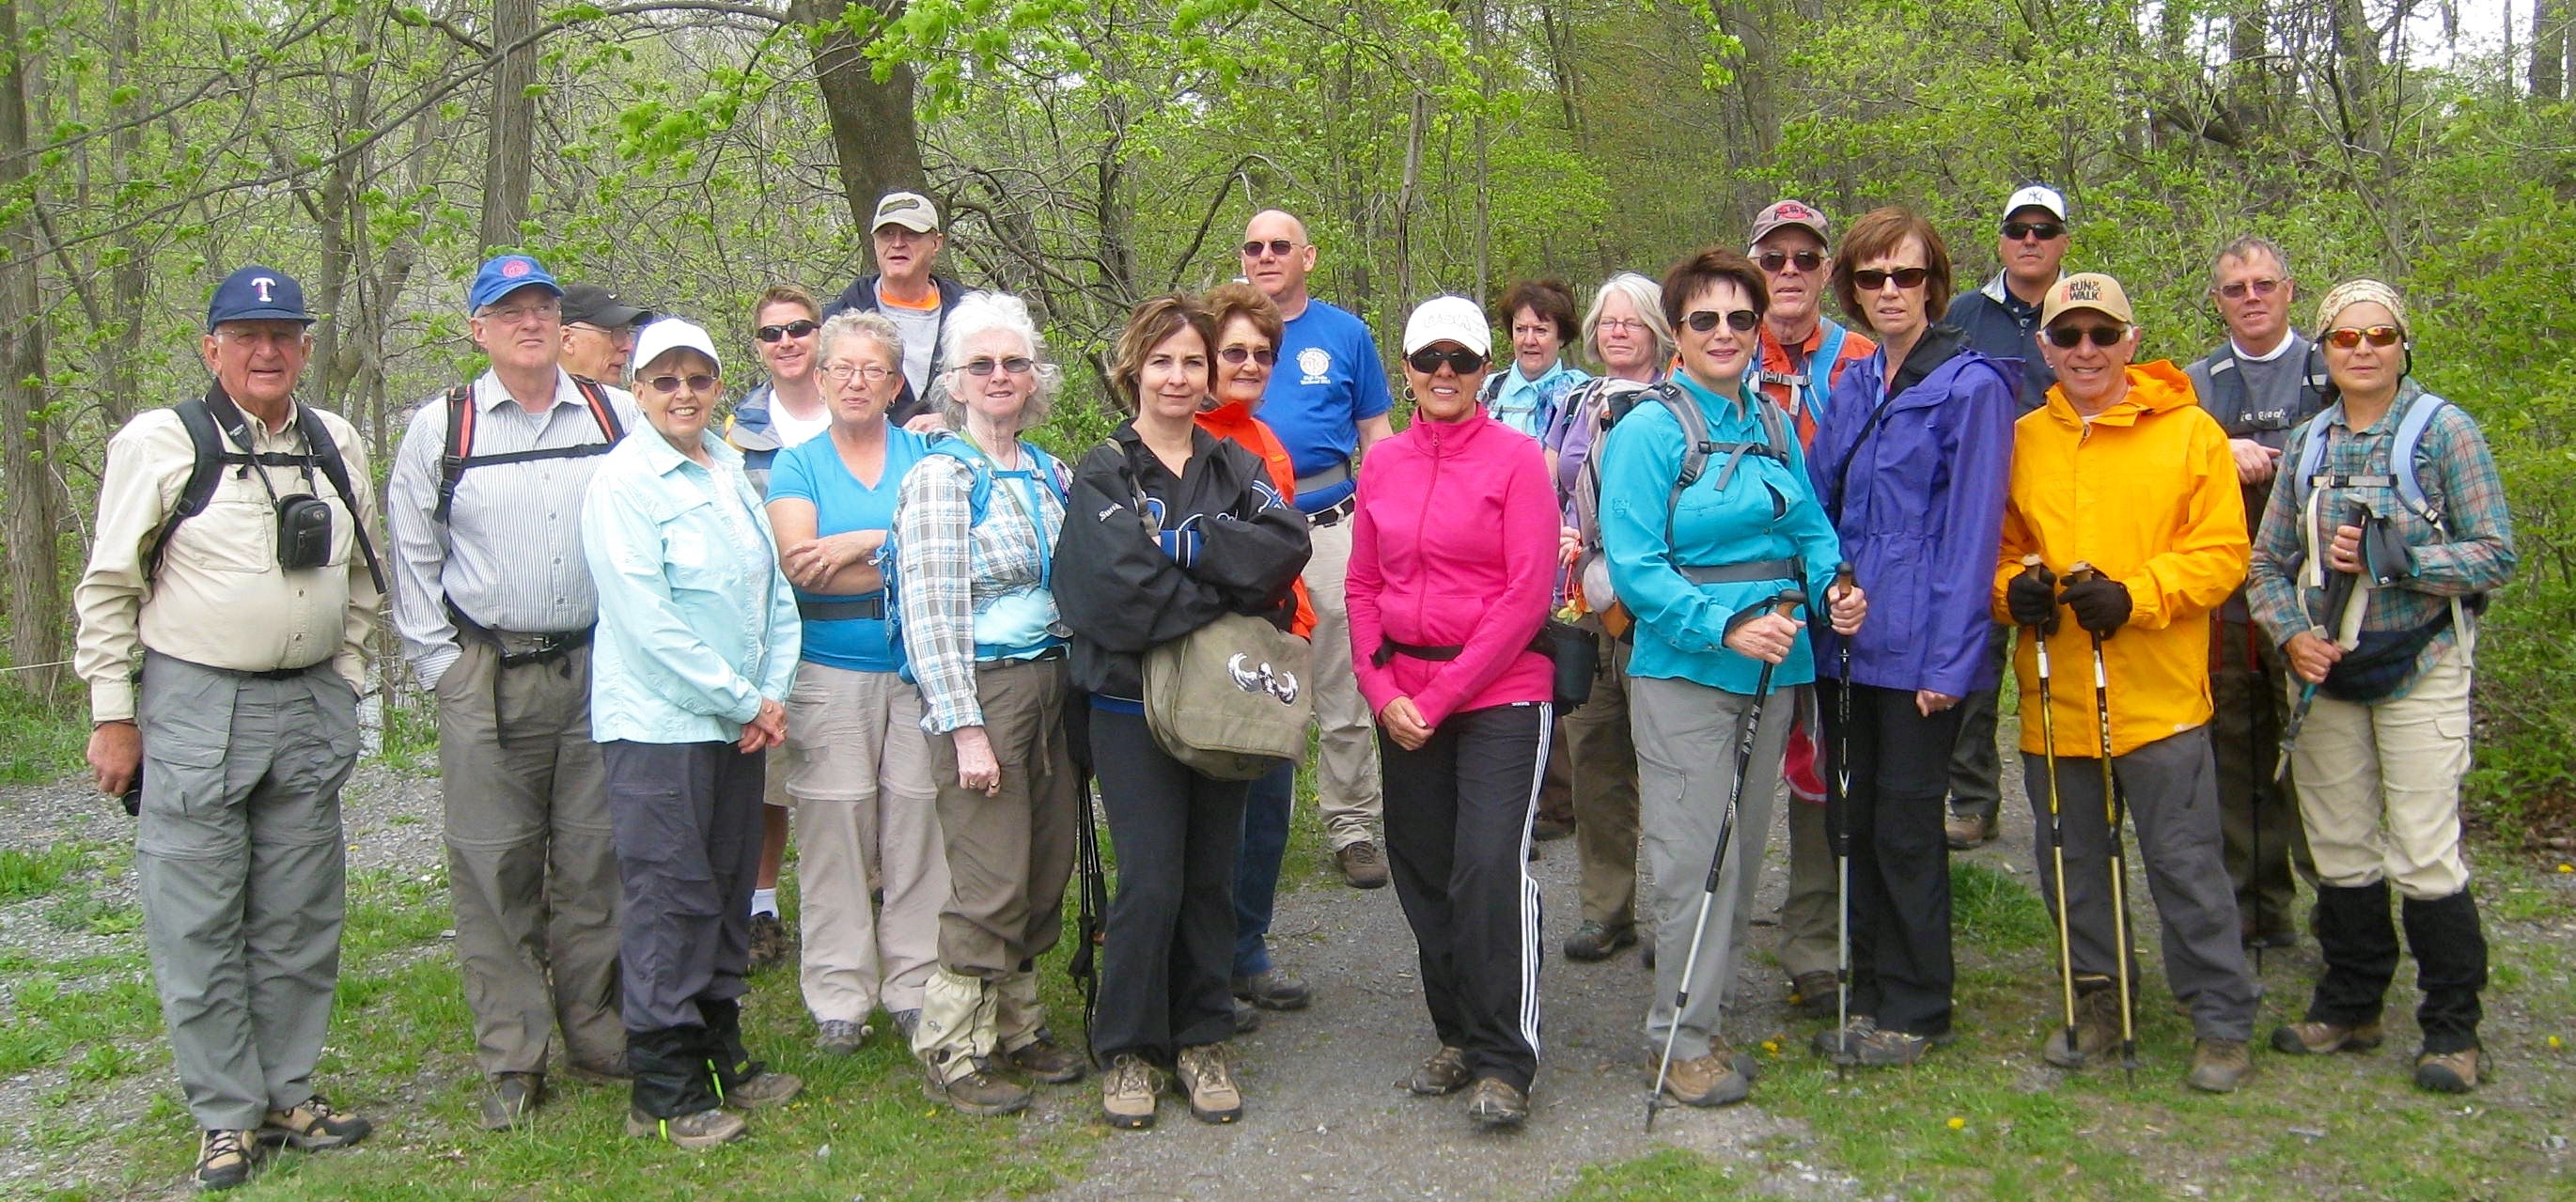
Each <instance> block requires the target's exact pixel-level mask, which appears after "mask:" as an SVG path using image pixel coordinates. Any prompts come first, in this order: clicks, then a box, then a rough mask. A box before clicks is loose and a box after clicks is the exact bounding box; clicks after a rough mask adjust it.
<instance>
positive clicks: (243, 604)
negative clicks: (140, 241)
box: [73, 267, 383, 1189]
mask: <svg viewBox="0 0 2576 1202" xmlns="http://www.w3.org/2000/svg"><path fill="white" fill-rule="evenodd" d="M312 321H313V319H312V317H311V316H310V315H308V314H307V313H306V312H305V310H304V292H303V289H302V288H301V287H299V286H297V284H296V282H295V281H294V280H293V279H292V278H290V277H288V276H287V275H286V274H285V273H284V272H280V271H277V270H275V269H273V268H267V267H245V268H243V269H241V270H240V271H237V272H235V273H233V274H232V275H231V276H229V277H227V278H226V279H225V280H224V282H223V283H222V284H221V285H219V286H217V288H216V289H215V293H214V298H213V300H212V302H211V303H210V304H209V305H208V306H207V313H206V336H205V340H204V343H203V347H202V353H203V354H204V356H205V362H206V367H207V368H208V369H209V370H210V371H211V372H212V373H213V375H214V383H213V384H212V386H211V387H209V388H208V389H207V391H206V394H205V396H204V397H203V398H202V399H198V400H191V401H187V402H184V403H182V404H181V405H179V406H174V407H171V408H166V409H154V410H151V411H150V412H147V413H144V414H142V415H140V416H138V417H136V418H135V419H134V420H133V421H130V422H128V423H126V425H125V428H124V429H122V430H119V431H117V433H116V437H115V439H114V440H113V441H111V442H110V443H109V444H108V449H107V470H106V474H105V476H104V477H103V480H102V483H101V485H100V489H99V502H98V543H97V545H96V546H95V547H93V548H92V549H91V552H90V560H89V568H88V570H87V571H85V572H84V573H83V574H82V575H81V581H80V585H79V587H78V588H77V589H75V590H74V593H73V600H74V602H75V604H76V605H77V606H78V608H79V611H80V644H79V652H78V657H77V659H76V660H75V663H76V664H77V666H78V670H79V672H80V675H81V678H82V679H83V680H84V681H86V682H88V684H89V690H90V710H91V716H92V718H93V719H94V721H95V722H96V724H97V725H96V728H95V729H94V730H93V732H92V733H91V735H90V742H89V763H90V768H91V770H92V771H93V772H94V773H95V774H96V778H97V781H98V786H99V788H100V789H101V790H103V791H105V792H107V793H110V794H123V795H125V796H126V798H127V805H128V807H129V808H131V809H134V810H135V811H136V816H137V819H138V825H137V827H136V830H135V836H134V869H135V878H136V882H137V884H138V886H139V891H140V893H141V895H142V901H143V922H144V932H145V936H146V941H147V943H148V945H149V947H150V949H151V954H152V973H153V977H154V979H155V980H156V981H157V982H158V983H159V985H160V991H161V1010H162V1018H163V1021H164V1024H165V1025H166V1026H167V1027H168V1028H169V1032H170V1047H171V1059H172V1061H173V1062H174V1063H175V1065H176V1067H177V1069H178V1072H179V1083H180V1086H181V1088H182V1089H183V1090H184V1091H185V1092H186V1095H187V1100H188V1109H189V1111H190V1113H192V1114H194V1115H195V1116H196V1119H197V1125H198V1126H199V1127H200V1128H202V1129H203V1134H202V1136H201V1138H200V1142H199V1154H198V1161H197V1167H196V1180H197V1184H198V1187H199V1188H201V1189H225V1188H229V1187H231V1186H235V1185H239V1184H241V1183H242V1182H244V1181H246V1180H248V1179H249V1176H250V1171H251V1168H252V1165H253V1163H254V1161H256V1159H257V1158H258V1156H259V1155H260V1151H261V1149H262V1148H263V1147H264V1146H267V1145H275V1144H285V1145H291V1146H294V1147H297V1148H302V1149H317V1148H333V1147H340V1146H342V1145H345V1144H351V1143H355V1142H357V1141H358V1140H359V1139H362V1138H364V1137H365V1136H366V1134H367V1132H368V1130H369V1125H368V1123H367V1120H365V1119H363V1118H360V1117H358V1116H356V1115H352V1114H344V1113H341V1112H339V1111H336V1110H334V1109H333V1108H332V1107H331V1105H330V1104H329V1103H327V1102H325V1101H323V1099H322V1097H321V1096H320V1095H319V1094H317V1093H315V1092H314V1090H313V1068H314V1062H315V1061H316V1060H317V1059H319V1058H320V1056H321V1053H322V1037H323V1034H324V1032H325V1030H326V1029H327V1028H328V1027H329V1025H330V1021H331V996H332V992H333V990H335V989H336V988H337V987H338V984H339V975H340V921H341V915H342V910H343V903H344V900H345V888H344V886H345V864H344V848H345V842H344V840H343V837H342V834H341V829H340V786H341V784H342V782H344V781H346V780H347V779H348V776H349V770H350V768H351V767H353V766H354V765H355V764H356V763H357V758H358V690H359V688H360V687H361V685H362V684H363V683H364V679H365V677H364V673H365V663H364V659H363V653H362V649H363V648H364V646H365V645H366V638H367V632H368V631H369V630H370V629H372V628H373V627H374V625H375V621H376V604H377V601H378V599H379V598H380V597H381V596H382V595H383V584H382V581H381V579H380V578H379V576H378V575H377V573H376V570H375V552H374V548H373V545H372V544H371V543H370V542H368V540H367V528H368V527H369V526H371V525H372V524H373V523H374V521H375V517H376V514H375V504H374V502H373V500H372V497H371V495H370V494H369V492H368V491H367V489H366V487H365V484H364V482H365V481H366V480H367V479H368V475H367V463H366V458H365V448H364V446H363V445H362V444H361V443H360V442H359V441H358V436H357V431H356V430H354V429H352V428H351V427H350V425H349V423H348V422H346V421H343V420H341V419H340V418H339V417H338V416H336V415H334V414H329V413H324V412H322V411H320V410H317V409H314V408H311V407H310V406H304V405H299V404H298V403H297V402H296V400H295V384H296V381H297V378H298V377H299V376H301V374H302V373H303V369H304V364H305V361H306V359H307V358H309V357H310V355H311V354H312V350H313V338H312V335H311V333H310V331H309V327H310V326H311V325H312ZM352 481H356V482H358V483H356V484H355V485H354V486H353V485H352V483H351V482H352Z"/></svg>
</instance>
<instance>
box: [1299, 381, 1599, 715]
mask: <svg viewBox="0 0 2576 1202" xmlns="http://www.w3.org/2000/svg"><path fill="white" fill-rule="evenodd" d="M1352 522H1353V523H1354V525H1353V526H1352V528H1351V565H1350V576H1349V582H1348V586H1347V595H1348V599H1349V604H1350V626H1351V657H1352V660H1353V661H1354V663H1355V664H1356V666H1357V670H1358V673H1359V683H1360V692H1361V693H1362V694H1364V695H1365V696H1367V698H1368V703H1369V712H1370V713H1376V712H1378V711H1379V710H1382V709H1385V708H1386V704H1387V703H1388V702H1390V701H1393V700H1395V699H1396V698H1398V697H1411V698H1413V703H1414V705H1415V706H1416V707H1418V708H1419V709H1420V710H1421V711H1422V720H1423V721H1424V722H1426V723H1428V724H1430V725H1431V726H1433V727H1437V726H1439V725H1440V723H1442V722H1443V721H1445V720H1447V719H1448V717H1449V715H1451V714H1454V713H1457V712H1459V711H1461V710H1471V709H1483V708H1485V707H1487V706H1495V705H1509V704H1512V703H1515V702H1524V701H1546V700H1548V699H1549V697H1550V696H1551V695H1552V694H1553V692H1554V688H1555V670H1554V667H1553V666H1552V665H1551V664H1550V663H1549V661H1548V659H1547V657H1545V656H1543V655H1540V654H1538V653H1536V652H1533V651H1531V650H1529V645H1530V639H1531V638H1532V637H1533V636H1535V635H1536V634H1537V633H1538V629H1539V627H1540V626H1541V625H1542V624H1544V623H1545V622H1546V621H1547V603H1548V596H1549V589H1550V586H1551V585H1552V584H1553V583H1554V581H1553V574H1554V571H1555V566H1556V556H1557V532H1558V525H1557V508H1556V488H1555V486H1553V485H1552V484H1550V483H1549V482H1548V479H1547V460H1546V457H1545V456H1544V455H1543V454H1542V453H1541V452H1540V450H1539V445H1538V442H1537V440H1535V439H1532V438H1531V437H1530V436H1528V435H1526V434H1523V433H1521V432H1520V431H1518V430H1514V429H1512V428H1511V427H1509V426H1506V425H1503V424H1501V423H1499V422H1496V421H1494V420H1493V419H1492V418H1489V417H1487V416H1485V415H1484V413H1482V412H1481V411H1479V412H1476V413H1473V414H1471V415H1470V416H1469V417H1468V418H1467V419H1466V420H1464V421H1457V422H1435V421H1416V422H1415V423H1414V424H1413V425H1412V426H1411V427H1410V428H1408V429H1407V430H1405V432H1404V433H1402V434H1398V435H1396V436H1395V437H1393V438H1390V439H1387V440H1386V441H1385V442H1381V443H1379V444H1377V445H1376V446H1375V447H1372V448H1370V449H1369V453H1368V460H1367V463H1366V465H1365V466H1364V467H1363V468H1362V469H1361V471H1360V478H1359V508H1358V510H1357V511H1356V512H1355V513H1354V514H1353V516H1352ZM1385 639H1394V640H1396V641H1397V642H1401V643H1408V644H1412V645H1414V646H1421V647H1452V646H1454V647H1460V648H1463V650H1462V651H1460V652H1459V654H1458V658H1456V659H1452V660H1429V659H1419V658H1416V657H1414V656H1410V655H1398V656H1395V657H1394V658H1392V659H1389V660H1388V661H1387V662H1386V663H1385V665H1384V666H1379V665H1377V664H1375V663H1374V662H1372V661H1373V660H1374V659H1375V657H1376V654H1377V650H1378V645H1379V643H1380V642H1381V641H1383V640H1385Z"/></svg>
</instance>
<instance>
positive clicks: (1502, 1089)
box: [1467, 1077, 1529, 1129]
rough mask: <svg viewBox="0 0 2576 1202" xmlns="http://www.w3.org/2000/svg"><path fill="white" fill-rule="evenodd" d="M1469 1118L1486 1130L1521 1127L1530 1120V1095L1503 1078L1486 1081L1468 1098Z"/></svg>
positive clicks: (1478, 1083) (1488, 1078) (1485, 1079)
mask: <svg viewBox="0 0 2576 1202" xmlns="http://www.w3.org/2000/svg"><path fill="white" fill-rule="evenodd" d="M1467 1118H1468V1120H1469V1121H1470V1122H1473V1123H1475V1124H1476V1125H1477V1126H1479V1127H1484V1128H1487V1129H1498V1128H1504V1127H1517V1126H1520V1125H1521V1124H1522V1123H1523V1122H1526V1121H1527V1120H1528V1119H1529V1095H1528V1094H1525V1093H1522V1092H1521V1091H1519V1090H1517V1089H1514V1088H1512V1086H1511V1083H1510V1082H1507V1081H1504V1080H1502V1079H1500V1078H1497V1077H1486V1078H1483V1079H1481V1080H1479V1081H1477V1082H1476V1088H1475V1089H1473V1090H1470V1091H1469V1092H1468V1094H1467Z"/></svg>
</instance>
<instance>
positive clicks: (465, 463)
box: [430, 376, 626, 525]
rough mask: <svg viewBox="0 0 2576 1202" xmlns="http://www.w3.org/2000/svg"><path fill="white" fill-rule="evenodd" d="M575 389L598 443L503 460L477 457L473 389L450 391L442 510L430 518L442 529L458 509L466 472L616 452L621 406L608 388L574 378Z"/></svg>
mask: <svg viewBox="0 0 2576 1202" xmlns="http://www.w3.org/2000/svg"><path fill="white" fill-rule="evenodd" d="M572 386H573V390H574V391H576V392H579V393H580V394H581V399H582V403H583V404H584V405H586V406H587V407H588V408H589V409H590V420H591V421H593V422H595V423H597V424H598V426H599V436H600V440H599V441H598V442H585V443H581V444H579V445H576V446H569V447H543V448H539V449H537V450H530V451H509V452H505V453H503V454H499V455H477V454H475V453H474V423H475V418H476V413H477V408H476V406H475V404H474V389H473V386H472V385H469V384H459V385H457V386H456V387H454V388H451V389H449V390H448V392H447V449H446V453H445V454H444V455H441V456H440V457H439V461H438V466H439V474H438V508H437V509H436V510H435V511H433V512H432V513H431V515H430V516H431V517H433V518H436V519H437V520H438V523H439V524H440V525H445V524H447V519H448V515H449V514H450V513H452V512H454V511H455V508H456V486H457V485H458V484H459V483H461V482H462V481H463V480H464V479H465V470H466V469H467V468H475V467H484V466H487V465H497V464H503V463H527V462H529V461H532V460H537V459H582V458H587V457H589V456H592V455H605V454H607V453H608V452H610V451H612V450H615V449H616V447H617V444H618V443H619V442H622V441H624V440H625V438H626V424H625V423H624V422H621V421H619V420H617V406H616V405H614V404H611V403H610V402H609V399H608V386H607V385H605V384H602V383H600V382H599V381H597V380H594V379H591V378H590V377H588V376H573V377H572Z"/></svg>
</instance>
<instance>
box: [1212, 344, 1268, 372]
mask: <svg viewBox="0 0 2576 1202" xmlns="http://www.w3.org/2000/svg"><path fill="white" fill-rule="evenodd" d="M1216 357H1217V358H1219V359H1223V360H1225V362H1226V363H1227V364H1228V365H1230V366H1234V367H1241V366H1243V361H1244V360H1246V359H1250V360H1252V361H1253V362H1255V363H1258V364H1260V365H1262V366H1263V367H1270V366H1274V365H1276V364H1277V363H1278V362H1279V352H1277V351H1275V350H1272V349H1270V348H1269V347H1266V346H1265V347H1262V348H1261V349H1260V350H1254V349H1252V348H1251V347H1248V346H1229V347H1225V348H1223V349H1220V350H1219V351H1217V353H1216Z"/></svg>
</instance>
